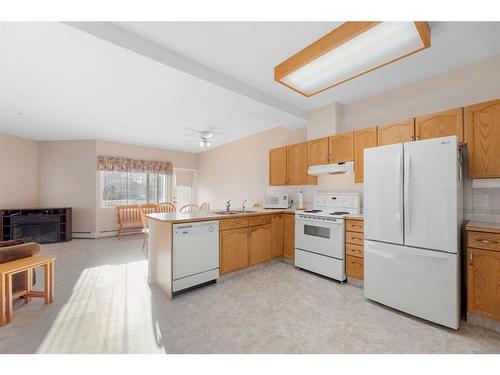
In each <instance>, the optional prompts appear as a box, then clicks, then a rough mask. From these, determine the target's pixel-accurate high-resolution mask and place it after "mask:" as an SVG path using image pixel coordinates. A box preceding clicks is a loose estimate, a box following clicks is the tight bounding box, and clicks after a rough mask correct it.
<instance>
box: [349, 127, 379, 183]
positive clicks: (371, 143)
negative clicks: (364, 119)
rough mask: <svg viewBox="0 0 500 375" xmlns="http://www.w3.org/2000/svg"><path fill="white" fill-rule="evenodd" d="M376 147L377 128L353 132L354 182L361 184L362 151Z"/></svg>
mask: <svg viewBox="0 0 500 375" xmlns="http://www.w3.org/2000/svg"><path fill="white" fill-rule="evenodd" d="M376 146H377V127H376V126H374V127H373V128H368V129H362V130H358V131H356V132H354V181H355V182H356V183H361V182H363V151H364V149H365V148H370V147H376Z"/></svg>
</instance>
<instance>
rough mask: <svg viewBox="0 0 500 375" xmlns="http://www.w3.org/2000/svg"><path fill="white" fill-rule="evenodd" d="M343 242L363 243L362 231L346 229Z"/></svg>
mask: <svg viewBox="0 0 500 375" xmlns="http://www.w3.org/2000/svg"><path fill="white" fill-rule="evenodd" d="M345 242H347V243H352V244H354V245H363V244H364V241H363V233H358V232H349V231H346V232H345Z"/></svg>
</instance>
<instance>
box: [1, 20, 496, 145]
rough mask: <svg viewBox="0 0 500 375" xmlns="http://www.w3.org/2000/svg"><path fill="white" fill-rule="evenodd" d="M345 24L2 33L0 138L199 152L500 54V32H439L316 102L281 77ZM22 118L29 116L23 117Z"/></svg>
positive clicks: (80, 27) (453, 28)
mask: <svg viewBox="0 0 500 375" xmlns="http://www.w3.org/2000/svg"><path fill="white" fill-rule="evenodd" d="M338 24H340V23H339V22H316V23H312V22H247V23H235V22H214V23H208V22H190V23H180V22H160V23H152V22H149V23H144V22H140V23H131V22H125V23H123V22H120V23H115V24H109V23H74V24H68V25H67V24H61V23H0V131H4V132H8V133H12V134H16V135H19V136H24V137H28V138H33V139H39V140H49V139H107V140H115V141H120V142H127V143H135V144H143V145H151V146H157V147H163V148H170V149H177V150H185V151H192V152H198V151H200V149H199V146H198V143H197V141H196V139H194V138H193V137H192V136H188V134H189V132H188V130H187V129H196V130H216V131H218V132H220V133H223V134H216V138H217V143H216V144H222V143H226V142H229V141H232V140H235V139H238V138H242V137H244V136H247V135H250V134H253V133H257V132H260V131H263V130H266V129H269V128H272V127H275V126H278V125H283V126H288V127H297V126H302V125H303V124H304V121H305V120H304V119H305V112H306V111H307V110H308V109H311V108H315V107H318V106H321V105H324V104H327V103H331V102H334V101H335V102H338V103H340V104H348V103H351V102H354V101H357V100H360V99H362V98H365V97H367V96H370V95H374V94H377V93H380V92H384V91H387V90H390V89H394V88H397V87H400V86H403V85H405V84H408V83H411V82H414V81H417V80H420V79H423V78H427V77H430V76H433V75H436V74H440V73H443V72H445V71H449V70H452V69H456V68H459V67H462V66H465V65H469V64H472V63H474V62H477V61H480V60H484V59H486V58H489V57H492V56H496V55H499V54H500V43H498V42H497V36H498V35H500V23H476V22H458V23H449V22H432V23H431V29H432V47H431V48H430V49H428V50H425V51H423V52H420V53H418V54H416V55H414V56H411V57H408V58H406V59H403V60H401V61H399V62H396V63H393V64H390V65H387V66H385V67H384V68H381V69H379V70H376V71H373V72H371V73H369V74H367V75H364V76H362V77H359V78H357V79H355V80H352V81H349V82H347V83H345V84H343V85H340V86H338V87H336V88H334V89H331V90H328V91H325V92H323V93H321V94H318V95H316V96H313V97H311V98H305V97H303V96H301V95H300V94H297V93H295V92H293V91H291V90H289V89H287V88H285V87H283V86H282V85H280V84H278V83H276V82H274V80H273V68H274V66H275V65H277V64H279V63H280V62H281V61H283V60H285V59H286V58H288V57H290V56H291V55H292V54H294V53H295V52H297V51H299V50H300V49H302V48H303V47H305V46H306V45H308V44H310V43H311V42H313V41H314V40H316V39H318V38H319V37H321V36H322V35H324V34H325V33H327V32H329V31H330V30H332V29H333V28H334V27H336V26H337V25H338ZM19 113H22V115H20V114H19Z"/></svg>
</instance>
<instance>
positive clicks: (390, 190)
mask: <svg viewBox="0 0 500 375" xmlns="http://www.w3.org/2000/svg"><path fill="white" fill-rule="evenodd" d="M363 191H364V218H365V238H366V239H370V240H377V241H384V242H391V243H397V244H403V144H401V143H399V144H394V145H388V146H381V147H374V148H368V149H365V150H364V187H363Z"/></svg>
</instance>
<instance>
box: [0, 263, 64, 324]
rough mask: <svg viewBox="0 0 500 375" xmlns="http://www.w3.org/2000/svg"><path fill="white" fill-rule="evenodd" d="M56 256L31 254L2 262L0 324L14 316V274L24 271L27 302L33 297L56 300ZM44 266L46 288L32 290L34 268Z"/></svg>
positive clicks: (8, 321)
mask: <svg viewBox="0 0 500 375" xmlns="http://www.w3.org/2000/svg"><path fill="white" fill-rule="evenodd" d="M55 260H56V258H55V257H48V256H36V255H35V256H31V257H27V258H22V259H17V260H13V261H12V262H7V263H2V264H0V326H3V325H5V324H7V323H10V322H11V321H12V318H13V309H12V299H13V295H12V276H13V275H15V274H17V273H22V272H23V273H24V277H25V285H26V293H25V294H24V296H25V303H28V302H29V301H31V298H32V297H35V298H43V299H45V304H46V305H47V304H49V303H52V302H53V301H54V262H55ZM36 267H42V268H43V270H44V273H45V275H44V276H45V277H44V279H45V280H44V281H45V285H44V290H43V291H41V292H40V291H32V290H31V288H32V278H31V277H32V275H33V269H34V268H36Z"/></svg>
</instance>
